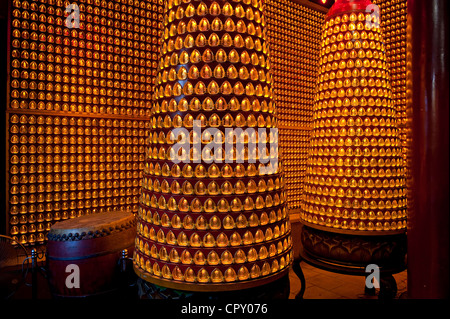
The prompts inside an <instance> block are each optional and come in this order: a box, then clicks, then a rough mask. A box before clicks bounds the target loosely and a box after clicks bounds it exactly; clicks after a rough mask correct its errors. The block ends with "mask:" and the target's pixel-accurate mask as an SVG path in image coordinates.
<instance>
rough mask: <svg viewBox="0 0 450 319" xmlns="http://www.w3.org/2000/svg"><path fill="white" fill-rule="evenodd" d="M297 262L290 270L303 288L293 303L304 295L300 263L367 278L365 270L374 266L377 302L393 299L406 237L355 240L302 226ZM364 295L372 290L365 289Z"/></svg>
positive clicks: (375, 237)
mask: <svg viewBox="0 0 450 319" xmlns="http://www.w3.org/2000/svg"><path fill="white" fill-rule="evenodd" d="M301 241H302V247H301V249H300V258H299V259H297V260H295V261H294V266H293V270H294V271H295V273H296V274H297V276H298V277H299V278H300V281H301V284H302V287H301V290H300V292H299V293H298V294H297V296H296V299H302V298H303V294H304V292H305V288H304V287H305V278H304V275H303V272H302V269H301V267H300V262H302V261H305V262H306V263H308V264H310V265H312V266H315V267H317V268H320V269H323V270H326V271H331V272H335V273H340V274H346V275H353V276H365V277H366V276H368V275H370V273H367V272H366V267H367V265H369V264H375V265H377V266H378V267H379V270H380V292H379V294H378V298H379V299H393V298H394V297H395V296H396V294H397V284H396V281H395V279H394V277H393V276H392V275H393V274H396V273H399V272H401V271H403V270H405V269H406V262H405V259H406V258H405V257H406V235H405V234H397V235H388V236H386V235H385V236H355V235H348V234H337V233H330V232H326V231H322V230H318V229H314V228H311V227H308V226H303V229H302V235H301ZM365 291H366V294H373V295H374V294H375V289H374V288H372V289H369V288H367V287H366V290H365Z"/></svg>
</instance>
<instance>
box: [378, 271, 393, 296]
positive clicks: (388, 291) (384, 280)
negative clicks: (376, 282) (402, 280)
mask: <svg viewBox="0 0 450 319" xmlns="http://www.w3.org/2000/svg"><path fill="white" fill-rule="evenodd" d="M396 296H397V282H396V281H395V278H394V276H392V275H391V274H381V278H380V293H379V294H378V299H382V300H390V299H394V298H395V297H396Z"/></svg>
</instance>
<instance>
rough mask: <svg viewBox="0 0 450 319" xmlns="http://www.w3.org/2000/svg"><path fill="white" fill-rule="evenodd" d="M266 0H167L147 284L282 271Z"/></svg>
mask: <svg viewBox="0 0 450 319" xmlns="http://www.w3.org/2000/svg"><path fill="white" fill-rule="evenodd" d="M263 6H264V4H263V2H262V1H261V0H241V1H224V0H217V1H213V0H203V1H199V0H185V1H181V0H169V1H167V2H166V5H165V8H164V21H163V25H164V32H163V39H162V43H161V56H160V59H159V65H158V74H157V79H156V84H155V89H154V105H153V108H152V114H151V123H152V125H151V130H150V136H149V141H148V151H147V159H146V164H145V169H144V177H143V181H142V193H141V199H140V206H139V210H138V227H137V237H136V249H135V253H134V258H133V260H134V269H135V271H136V273H137V274H138V276H140V277H141V278H142V279H144V280H146V281H148V282H150V283H153V284H156V285H160V286H163V287H168V288H174V289H181V290H188V291H221V290H222V291H224V290H237V289H242V288H247V287H256V286H259V285H263V284H266V283H269V282H272V281H274V280H276V279H278V278H281V277H282V276H284V275H286V274H287V271H288V269H289V265H290V263H291V259H292V252H291V246H292V243H291V236H290V224H289V220H288V215H287V211H286V208H285V193H284V180H283V175H282V166H281V163H278V152H277V149H278V148H277V138H278V135H277V130H276V128H277V118H276V109H275V104H274V102H273V99H272V75H271V72H270V63H269V59H268V42H267V39H266V23H265V18H264V7H263Z"/></svg>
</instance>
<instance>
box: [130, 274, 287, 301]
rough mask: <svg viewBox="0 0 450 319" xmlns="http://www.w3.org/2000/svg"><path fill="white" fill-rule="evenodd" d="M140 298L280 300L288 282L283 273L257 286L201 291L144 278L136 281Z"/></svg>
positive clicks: (284, 296) (284, 293) (285, 297)
mask: <svg viewBox="0 0 450 319" xmlns="http://www.w3.org/2000/svg"><path fill="white" fill-rule="evenodd" d="M137 286H138V291H139V298H140V299H166V300H168V299H172V300H210V301H218V302H220V301H226V300H236V301H239V300H255V301H256V300H257V301H269V300H282V299H288V298H289V292H290V283H289V276H288V275H285V276H283V277H281V278H280V279H278V280H275V281H273V282H271V283H269V284H265V285H262V286H259V287H253V288H247V289H241V290H237V291H218V292H211V291H210V292H201V291H187V290H177V289H172V288H166V287H162V286H158V285H155V284H152V283H149V282H148V281H145V280H144V279H141V278H139V279H138V281H137Z"/></svg>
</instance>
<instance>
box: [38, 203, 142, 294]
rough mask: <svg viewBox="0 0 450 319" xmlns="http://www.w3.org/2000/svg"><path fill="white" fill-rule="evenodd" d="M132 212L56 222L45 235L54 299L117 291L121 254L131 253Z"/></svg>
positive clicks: (133, 225)
mask: <svg viewBox="0 0 450 319" xmlns="http://www.w3.org/2000/svg"><path fill="white" fill-rule="evenodd" d="M135 236H136V220H135V216H134V215H133V214H132V213H128V212H106V213H96V214H91V215H85V216H81V217H78V218H74V219H68V220H65V221H61V222H57V223H55V224H54V225H53V226H52V227H51V229H50V231H49V234H48V242H47V267H48V275H49V276H48V280H49V285H50V290H51V292H52V296H53V297H54V298H59V297H95V296H109V295H113V294H115V293H117V292H118V291H119V290H120V282H121V279H120V278H121V270H120V262H121V258H122V255H123V251H124V250H127V252H128V256H130V254H132V253H133V249H134V239H135Z"/></svg>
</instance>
